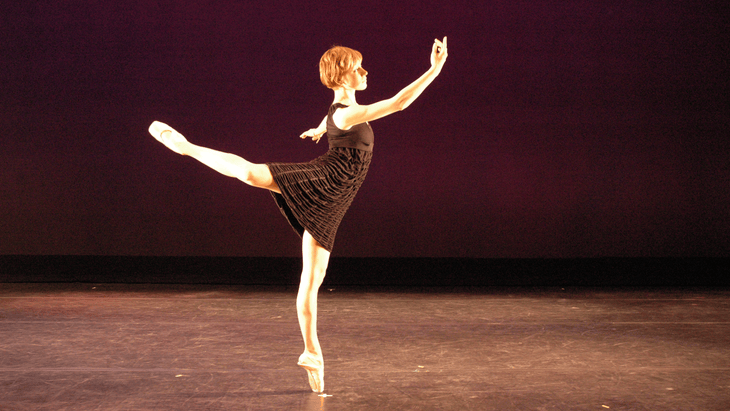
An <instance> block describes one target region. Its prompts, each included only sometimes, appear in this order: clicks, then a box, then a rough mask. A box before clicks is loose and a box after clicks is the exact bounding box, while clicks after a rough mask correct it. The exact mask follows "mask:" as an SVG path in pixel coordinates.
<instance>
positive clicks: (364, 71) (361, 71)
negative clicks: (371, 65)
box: [360, 67, 368, 76]
mask: <svg viewBox="0 0 730 411" xmlns="http://www.w3.org/2000/svg"><path fill="white" fill-rule="evenodd" d="M360 75H361V76H367V75H368V71H367V70H365V69H364V68H362V67H360Z"/></svg>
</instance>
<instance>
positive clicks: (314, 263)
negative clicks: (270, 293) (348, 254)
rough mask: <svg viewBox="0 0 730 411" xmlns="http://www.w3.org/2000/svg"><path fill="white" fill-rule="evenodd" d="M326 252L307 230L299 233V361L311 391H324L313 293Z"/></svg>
mask: <svg viewBox="0 0 730 411" xmlns="http://www.w3.org/2000/svg"><path fill="white" fill-rule="evenodd" d="M329 257H330V253H329V251H327V250H325V249H324V248H322V246H321V245H319V243H317V241H316V240H315V239H314V238H313V237H312V235H311V234H309V232H308V231H305V232H304V235H303V237H302V263H303V264H302V277H301V280H300V283H299V292H298V293H297V317H298V318H299V328H301V331H302V338H303V339H304V353H302V355H301V356H300V357H299V365H300V366H301V367H303V368H304V369H305V370H307V374H308V376H309V384H310V386H311V387H312V391H314V392H322V391H324V359H323V356H322V348H321V347H320V345H319V339H318V338H317V293H318V291H319V287H320V286H321V285H322V281H323V280H324V276H325V273H326V271H327V264H328V263H329Z"/></svg>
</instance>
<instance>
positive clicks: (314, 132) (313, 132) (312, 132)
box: [299, 116, 327, 143]
mask: <svg viewBox="0 0 730 411" xmlns="http://www.w3.org/2000/svg"><path fill="white" fill-rule="evenodd" d="M326 132H327V116H325V117H324V118H323V119H322V122H321V123H319V125H318V126H317V128H310V129H309V130H307V131H305V132H303V133H302V134H301V135H300V136H299V138H307V137H312V140H314V141H316V142H317V143H319V139H320V138H322V135H324V133H326Z"/></svg>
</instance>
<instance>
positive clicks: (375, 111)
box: [333, 37, 448, 130]
mask: <svg viewBox="0 0 730 411" xmlns="http://www.w3.org/2000/svg"><path fill="white" fill-rule="evenodd" d="M446 57H448V51H447V48H446V37H444V39H443V41H440V40H438V39H437V40H434V43H433V47H432V49H431V68H429V69H428V71H426V72H425V73H424V74H423V75H422V76H421V77H419V78H418V79H417V80H416V81H414V82H413V83H411V84H409V85H408V86H406V87H405V88H404V89H403V90H401V91H400V92H398V94H396V95H395V96H393V97H391V98H389V99H387V100H383V101H379V102H377V103H374V104H369V105H362V106H361V105H353V106H350V107H347V108H346V109H340V110H337V111H336V112H335V114H334V117H333V120H334V121H335V123H336V124H337V126H338V127H339V128H341V129H345V130H346V129H349V128H350V127H352V126H354V125H355V124H360V123H364V122H366V121H373V120H377V119H379V118H382V117H385V116H387V115H389V114H393V113H395V112H396V111H401V110H404V109H405V108H406V107H408V106H410V105H411V103H413V101H415V100H416V99H417V98H418V96H420V95H421V93H423V91H424V90H425V89H426V87H428V85H429V84H431V82H432V81H433V80H434V79H435V78H436V77H437V76H438V75H439V73H441V68H443V66H444V63H445V62H446Z"/></svg>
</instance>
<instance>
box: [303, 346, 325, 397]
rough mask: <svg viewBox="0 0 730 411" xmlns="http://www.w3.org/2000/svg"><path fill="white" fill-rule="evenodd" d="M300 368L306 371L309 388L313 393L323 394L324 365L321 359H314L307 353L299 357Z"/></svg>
mask: <svg viewBox="0 0 730 411" xmlns="http://www.w3.org/2000/svg"><path fill="white" fill-rule="evenodd" d="M297 365H299V366H300V367H302V368H304V369H305V370H306V371H307V377H309V386H310V387H312V391H314V392H319V393H321V392H324V364H323V363H322V360H321V359H318V358H315V357H314V356H311V355H310V354H308V353H304V354H302V355H300V356H299V362H298V363H297Z"/></svg>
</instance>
